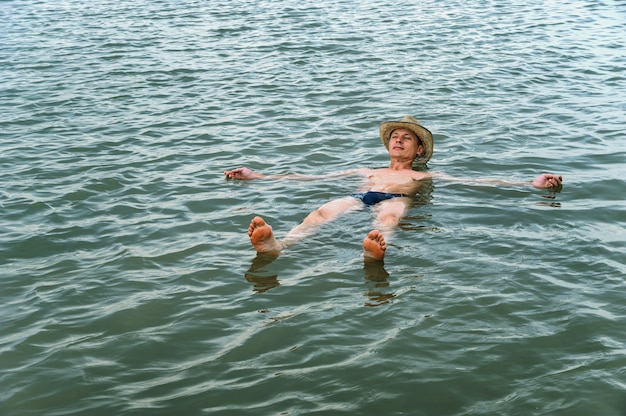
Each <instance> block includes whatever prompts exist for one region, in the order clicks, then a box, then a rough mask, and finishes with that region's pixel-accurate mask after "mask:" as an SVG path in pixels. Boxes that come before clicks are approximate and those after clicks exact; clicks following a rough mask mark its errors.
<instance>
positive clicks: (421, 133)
mask: <svg viewBox="0 0 626 416" xmlns="http://www.w3.org/2000/svg"><path fill="white" fill-rule="evenodd" d="M396 129H407V130H410V131H412V132H413V133H415V135H416V136H417V137H419V139H420V140H421V141H422V144H423V145H424V154H423V155H421V156H418V159H419V161H420V162H422V163H426V162H428V161H429V160H430V158H431V157H432V156H433V134H432V133H431V132H430V131H429V130H428V129H427V128H426V127H424V126H422V125H421V124H420V123H419V121H417V120H415V119H414V118H413V117H411V116H405V117H404V118H403V119H402V120H401V121H385V122H382V123H380V140H382V142H383V144H384V145H385V147H386V148H387V149H389V139H390V138H391V133H392V132H393V131H394V130H396ZM416 160H417V159H416Z"/></svg>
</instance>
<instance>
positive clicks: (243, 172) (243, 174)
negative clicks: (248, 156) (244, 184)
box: [224, 168, 264, 181]
mask: <svg viewBox="0 0 626 416" xmlns="http://www.w3.org/2000/svg"><path fill="white" fill-rule="evenodd" d="M224 175H225V176H226V179H239V180H244V181H245V180H250V179H260V178H263V177H264V175H261V174H260V173H256V172H254V171H253V170H252V169H248V168H237V169H233V170H225V171H224Z"/></svg>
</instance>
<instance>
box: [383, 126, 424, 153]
mask: <svg viewBox="0 0 626 416" xmlns="http://www.w3.org/2000/svg"><path fill="white" fill-rule="evenodd" d="M423 153H424V146H423V145H422V142H421V141H420V140H419V139H418V138H417V136H416V135H415V133H413V132H412V131H411V130H407V129H395V130H394V131H392V132H391V136H390V138H389V155H390V156H395V157H406V158H409V159H414V158H415V157H416V156H418V155H421V154H423Z"/></svg>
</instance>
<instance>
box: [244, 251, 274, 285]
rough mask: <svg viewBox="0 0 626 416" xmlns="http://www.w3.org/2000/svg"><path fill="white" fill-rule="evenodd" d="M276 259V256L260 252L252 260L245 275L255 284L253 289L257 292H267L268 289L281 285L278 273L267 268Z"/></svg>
mask: <svg viewBox="0 0 626 416" xmlns="http://www.w3.org/2000/svg"><path fill="white" fill-rule="evenodd" d="M274 260H276V256H271V255H268V254H263V253H258V254H257V256H256V257H255V258H254V260H252V264H250V268H249V269H248V271H247V272H246V274H245V275H244V277H245V278H246V280H247V281H248V282H250V283H252V284H253V287H252V290H254V291H255V292H256V293H263V292H267V291H268V290H270V289H272V288H275V287H278V286H280V282H279V281H278V275H277V274H271V272H270V271H268V270H267V269H266V267H267V266H269V265H270V264H271V263H272V262H273V261H274Z"/></svg>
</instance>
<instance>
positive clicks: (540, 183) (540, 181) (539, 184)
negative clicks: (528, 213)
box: [432, 173, 563, 189]
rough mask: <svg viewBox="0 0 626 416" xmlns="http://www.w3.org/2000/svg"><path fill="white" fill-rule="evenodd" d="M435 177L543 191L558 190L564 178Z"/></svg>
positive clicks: (557, 176) (549, 176)
mask: <svg viewBox="0 0 626 416" xmlns="http://www.w3.org/2000/svg"><path fill="white" fill-rule="evenodd" d="M432 176H433V177H435V178H440V179H444V180H449V181H457V182H466V183H472V184H477V185H482V184H485V185H505V186H506V185H513V186H527V185H532V186H534V187H535V188H542V189H558V188H560V187H561V186H562V185H561V184H562V183H563V177H562V176H560V175H553V174H551V173H542V174H541V175H539V176H537V177H536V178H535V180H533V181H532V182H530V181H509V180H504V179H469V178H455V177H453V176H449V175H446V174H443V173H433V174H432Z"/></svg>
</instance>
